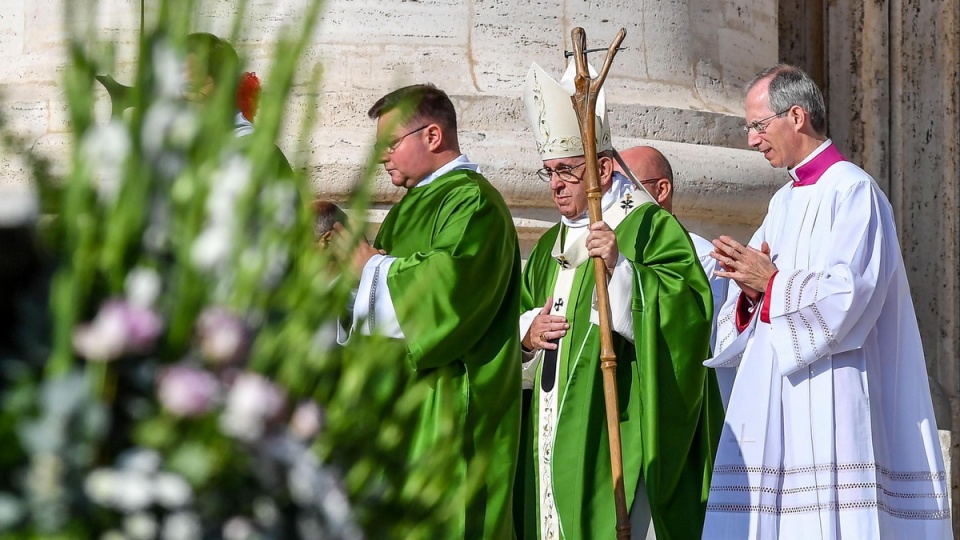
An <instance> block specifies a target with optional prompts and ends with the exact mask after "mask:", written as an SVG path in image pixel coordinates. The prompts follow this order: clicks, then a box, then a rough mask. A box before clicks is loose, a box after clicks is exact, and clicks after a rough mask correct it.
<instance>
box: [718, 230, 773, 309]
mask: <svg viewBox="0 0 960 540" xmlns="http://www.w3.org/2000/svg"><path fill="white" fill-rule="evenodd" d="M710 256H711V257H713V258H714V259H716V260H717V261H719V262H720V268H721V269H720V270H714V271H713V273H714V274H715V275H717V276H720V277H725V278H730V279H732V280H734V281H736V282H737V285H739V286H740V290H742V291H743V292H744V293H745V294H746V295H747V296H748V297H750V299H751V300H753V301H757V299H758V298H759V297H760V295H761V294H762V293H763V291H765V290H766V288H767V283H769V282H770V278H771V277H772V276H773V275H774V274H775V273H776V272H777V266H776V265H775V264H773V261H772V260H771V258H770V245H769V244H767V243H766V242H764V243H763V244H762V245H761V246H760V249H759V250H758V249H756V248H753V247H750V246H744V245H743V244H740V243H739V242H737V241H736V240H734V239H733V238H731V237H729V236H721V237H720V238H717V239H715V240H714V241H713V251H712V252H711V253H710Z"/></svg>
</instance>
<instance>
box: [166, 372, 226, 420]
mask: <svg viewBox="0 0 960 540" xmlns="http://www.w3.org/2000/svg"><path fill="white" fill-rule="evenodd" d="M219 389H220V384H219V383H218V382H217V378H216V377H214V376H213V375H212V374H211V373H209V372H207V371H204V370H202V369H198V368H194V367H191V366H186V365H175V366H170V367H169V368H167V369H165V370H164V371H163V374H162V375H161V376H160V383H159V385H158V387H157V397H158V398H159V400H160V404H161V405H163V408H164V409H166V410H167V411H169V412H170V413H172V414H174V415H176V416H181V417H187V418H193V417H197V416H201V415H203V414H205V413H206V412H208V411H209V410H210V409H212V408H213V406H214V403H215V399H216V397H217V393H218V391H219Z"/></svg>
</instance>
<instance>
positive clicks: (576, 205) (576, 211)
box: [543, 156, 587, 219]
mask: <svg viewBox="0 0 960 540" xmlns="http://www.w3.org/2000/svg"><path fill="white" fill-rule="evenodd" d="M585 161H586V160H584V158H583V156H577V157H568V158H558V159H550V160H547V161H544V162H543V166H544V167H546V168H548V169H557V168H561V169H562V168H565V167H569V168H571V169H574V171H573V177H572V178H571V179H570V180H561V179H560V176H559V175H557V174H556V173H554V174H553V175H551V177H550V192H551V193H552V195H553V204H555V205H557V210H559V211H560V215H561V216H563V217H565V218H567V219H576V218H578V217H580V216H582V215H583V213H584V212H586V211H587V190H586V188H585V186H584V185H583V170H584V167H583V164H584V162H585Z"/></svg>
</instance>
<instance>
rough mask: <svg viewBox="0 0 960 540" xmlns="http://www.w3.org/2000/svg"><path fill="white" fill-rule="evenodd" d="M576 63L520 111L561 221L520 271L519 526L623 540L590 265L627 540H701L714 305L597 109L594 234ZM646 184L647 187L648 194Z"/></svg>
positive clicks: (676, 226) (526, 534) (538, 82)
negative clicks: (599, 301)
mask: <svg viewBox="0 0 960 540" xmlns="http://www.w3.org/2000/svg"><path fill="white" fill-rule="evenodd" d="M574 74H575V70H574V64H573V62H571V63H570V65H569V66H568V69H567V73H566V74H565V75H564V78H563V79H561V82H560V83H559V84H558V83H557V82H555V81H554V80H553V79H552V78H550V77H549V76H548V75H547V74H546V73H545V72H544V71H543V70H542V69H541V68H540V67H539V66H537V65H536V64H534V65H533V67H531V69H530V72H529V74H528V76H527V83H526V86H525V88H524V103H525V106H526V109H527V115H528V119H529V122H530V126H531V130H532V132H533V135H534V139H535V140H536V143H537V150H538V153H539V154H540V156H541V158H542V160H543V168H542V169H540V170H539V171H537V173H538V175H539V176H540V178H541V180H543V181H544V182H548V184H545V185H549V190H550V194H551V197H552V199H553V202H554V204H555V205H556V206H557V210H558V211H559V213H560V215H561V223H559V224H557V225H556V226H554V227H552V228H550V229H549V230H548V231H547V232H546V233H545V234H544V235H543V236H542V237H541V238H540V240H539V241H538V242H537V244H536V246H535V247H534V248H533V251H532V252H531V254H530V257H529V259H528V260H527V264H526V267H525V268H524V271H523V285H522V291H521V306H520V314H521V317H520V327H521V330H520V335H521V339H522V343H523V346H524V351H525V352H524V364H523V370H524V381H525V383H529V384H530V385H531V387H532V395H531V396H530V398H531V399H530V401H529V406H526V405H527V404H526V403H525V407H524V411H525V412H524V418H523V423H522V426H523V431H522V436H521V462H520V464H519V467H518V475H517V480H516V495H515V497H514V499H515V516H516V517H515V520H516V521H517V530H518V536H519V537H521V538H530V539H534V538H545V539H546V538H557V539H560V538H563V539H567V540H581V539H583V540H586V539H594V538H596V539H601V538H614V537H615V536H616V527H617V514H616V508H615V506H614V488H613V479H612V474H611V465H610V447H609V442H608V434H607V418H606V410H605V404H604V392H603V377H602V372H601V369H600V329H599V326H598V325H599V315H598V313H597V311H596V309H597V308H596V306H595V302H596V300H595V290H596V282H595V273H594V260H599V261H602V262H603V265H604V267H605V268H606V271H607V279H608V280H609V286H608V290H609V291H610V311H611V330H612V334H613V345H614V350H615V353H616V358H617V368H616V380H617V383H616V384H617V392H618V396H619V403H618V406H619V411H618V412H619V426H620V437H621V450H622V463H623V483H624V486H623V487H624V494H625V496H626V506H627V510H628V511H629V512H630V522H631V535H632V536H631V537H632V538H640V539H643V538H651V537H653V536H654V535H655V537H656V538H657V539H658V540H687V539H694V538H700V535H701V531H702V527H703V520H704V514H705V510H706V499H707V494H708V490H709V486H710V475H711V472H712V465H713V456H714V453H715V451H716V448H717V443H718V440H719V439H718V437H719V435H720V429H721V427H722V423H723V409H722V404H721V402H720V397H719V392H718V388H717V384H716V379H715V377H714V376H713V374H712V373H710V372H708V370H707V369H705V368H704V367H703V364H702V362H703V361H704V360H705V359H706V358H707V357H708V356H709V341H710V332H711V318H712V313H713V306H712V296H711V293H710V286H709V284H708V282H707V278H706V275H705V274H704V271H703V268H702V266H701V265H700V262H699V259H698V258H697V255H696V252H695V251H694V248H693V244H692V243H691V241H690V238H689V237H688V236H687V233H686V231H685V230H684V229H683V227H682V226H681V225H680V223H679V222H678V221H677V219H676V218H675V217H674V216H673V215H672V214H670V213H669V212H668V211H666V210H664V209H663V208H661V207H660V206H658V205H657V204H656V203H655V202H653V199H652V198H651V197H650V196H649V195H647V193H646V192H645V191H644V190H643V188H642V187H641V186H640V182H638V181H636V180H633V181H632V182H631V180H629V179H627V178H626V177H625V176H623V175H621V174H620V173H615V172H614V171H613V157H612V156H613V147H612V144H611V138H610V131H609V124H608V123H607V120H606V108H605V104H604V98H603V93H602V92H600V95H599V97H598V99H597V117H596V119H595V121H596V123H597V129H596V137H597V140H596V145H597V148H596V150H597V156H598V160H597V164H596V166H597V176H598V180H599V187H600V192H601V194H602V196H601V200H600V205H601V208H602V221H598V222H596V223H593V224H590V223H589V221H590V220H589V218H588V216H587V206H588V196H587V190H586V187H585V182H584V171H585V166H590V165H588V164H587V163H586V160H585V158H584V155H583V154H584V150H583V143H582V142H581V137H580V129H579V125H578V120H577V116H576V114H575V112H574V111H573V106H572V104H571V100H570V96H571V95H572V94H573V92H574V81H573V78H574ZM644 181H645V182H649V181H651V180H644Z"/></svg>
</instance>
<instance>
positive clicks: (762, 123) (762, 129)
mask: <svg viewBox="0 0 960 540" xmlns="http://www.w3.org/2000/svg"><path fill="white" fill-rule="evenodd" d="M792 108H793V105H791V106H790V107H788V108H786V109H784V110H782V111H780V112H778V113H776V114H772V115H770V116H768V117H766V118H761V119H760V120H757V121H755V122H750V123H749V124H747V125H745V126H743V132H744V133H746V134H747V135H749V134H750V130H751V129H752V130H754V131H756V132H757V135H759V134H761V133H766V132H767V127H768V126H769V125H770V122H773V119H774V118H778V117H780V116H783V115H785V114H787V113H788V112H790V109H792Z"/></svg>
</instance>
